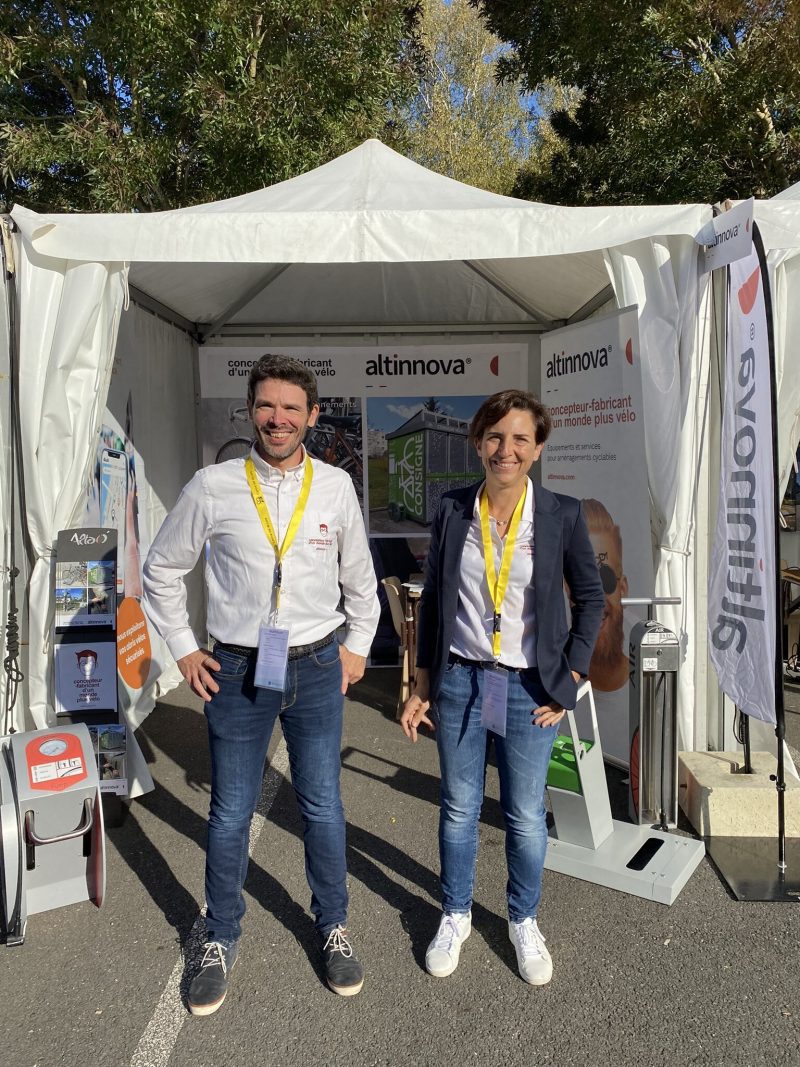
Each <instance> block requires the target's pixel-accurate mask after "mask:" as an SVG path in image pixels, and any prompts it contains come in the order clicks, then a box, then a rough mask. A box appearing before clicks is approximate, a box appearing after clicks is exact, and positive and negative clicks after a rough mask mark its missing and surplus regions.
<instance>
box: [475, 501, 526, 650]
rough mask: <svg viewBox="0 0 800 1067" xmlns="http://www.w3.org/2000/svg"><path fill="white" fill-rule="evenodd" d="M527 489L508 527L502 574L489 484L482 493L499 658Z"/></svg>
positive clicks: (495, 647)
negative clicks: (504, 609) (502, 610)
mask: <svg viewBox="0 0 800 1067" xmlns="http://www.w3.org/2000/svg"><path fill="white" fill-rule="evenodd" d="M526 492H527V486H526V487H525V489H524V490H523V492H522V494H521V496H520V498H519V500H518V501H517V506H516V507H515V508H514V514H513V515H512V516H511V525H510V526H509V527H508V533H507V534H506V537H505V541H504V542H503V554H502V556H501V557H500V574H499V575H498V574H497V571H496V570H495V566H494V546H493V544H492V533H491V530H490V528H489V495H488V493H487V492H486V486H485V485H484V487H483V492H482V493H481V534H482V535H483V561H484V564H485V565H486V583H487V585H488V586H489V596H490V597H491V598H492V605H493V606H494V620H493V624H492V655H493V656H494V658H495V659H499V658H500V608H501V607H502V606H503V600H504V599H505V595H506V589H507V587H508V576H509V574H510V573H511V557H512V556H513V555H514V546H515V544H516V543H517V531H518V530H519V524H520V519H521V518H522V509H523V508H524V506H525V493H526Z"/></svg>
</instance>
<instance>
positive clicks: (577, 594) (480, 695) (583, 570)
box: [400, 389, 604, 985]
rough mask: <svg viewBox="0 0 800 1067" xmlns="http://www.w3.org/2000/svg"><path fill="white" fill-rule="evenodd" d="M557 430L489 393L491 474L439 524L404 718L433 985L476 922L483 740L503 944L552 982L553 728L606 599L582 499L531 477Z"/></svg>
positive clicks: (486, 429) (481, 429)
mask: <svg viewBox="0 0 800 1067" xmlns="http://www.w3.org/2000/svg"><path fill="white" fill-rule="evenodd" d="M550 425H551V423H550V416H549V413H548V411H547V409H546V408H545V407H544V406H543V405H542V404H541V403H540V402H539V401H538V400H537V399H536V397H535V396H533V394H531V393H526V392H522V391H521V390H516V389H508V390H505V391H504V392H501V393H495V394H494V395H493V396H490V397H488V399H487V400H485V401H484V403H483V404H482V405H481V407H480V408H479V410H478V411H477V413H476V414H475V417H474V418H473V420H472V424H471V426H470V440H471V441H472V443H473V444H474V445H475V447H476V448H477V451H478V455H479V456H480V458H481V462H482V463H483V468H484V471H485V473H486V477H485V480H484V481H483V482H482V483H478V484H475V485H472V486H469V487H468V488H466V489H459V490H456V491H455V492H452V493H448V494H447V495H446V496H445V497H444V498H443V499H442V502H441V505H440V508H439V512H438V514H437V516H436V518H435V520H434V522H433V527H432V530H431V543H430V549H429V553H428V562H427V569H426V576H425V588H424V592H423V594H422V603H421V607H420V620H419V635H418V651H417V677H416V685H415V690H414V693H413V694H412V695H411V696H410V697H409V699H408V700H407V702H406V705H405V707H404V709H403V713H402V716H401V720H400V722H401V726H402V728H403V730H404V732H405V733H406V735H407V736H408V737H410V738H411V740H412V741H416V740H417V728H418V727H419V726H420V724H422V723H425V724H426V725H428V726H430V727H431V728H434V722H435V729H436V738H437V744H438V749H439V762H440V767H441V809H440V818H439V854H440V862H441V886H442V904H443V908H444V914H443V916H442V919H441V922H440V923H439V929H438V931H437V933H436V936H435V937H434V939H433V941H432V942H431V944H430V945H429V947H428V951H427V954H426V957H425V965H426V968H427V970H428V972H429V973H430V974H432V975H434V976H436V977H438V978H444V977H446V976H447V975H449V974H452V972H453V971H454V970H455V969H456V967H457V965H458V958H459V953H460V951H461V946H462V944H463V943H464V941H466V939H467V938H468V937H469V935H470V931H471V907H472V892H473V883H474V877H475V861H476V857H477V849H478V820H479V817H480V811H481V805H482V803H483V791H484V767H485V758H486V743H487V735H488V734H489V733H491V734H492V736H493V738H494V743H495V751H496V754H497V765H498V771H499V776H500V803H501V806H502V809H503V815H504V817H505V823H506V861H507V864H508V886H507V892H508V916H509V924H508V931H509V937H510V938H511V941H512V943H513V945H514V948H515V950H516V954H517V964H518V967H519V972H520V975H521V976H522V978H523V979H524V980H525V981H526V982H530V983H531V984H533V985H544V984H545V983H546V982H549V981H550V977H551V975H552V971H553V965H552V960H551V957H550V953H549V952H548V951H547V948H546V947H545V943H544V937H543V936H542V934H541V932H540V930H539V927H538V924H537V921H536V915H537V909H538V906H539V898H540V895H541V885H542V870H543V867H544V859H545V851H546V848H547V824H546V815H545V808H544V788H545V782H546V778H547V768H548V763H549V760H550V752H551V749H552V747H553V741H554V739H555V736H556V733H557V726H558V723H559V722H560V721H561V719H562V718H563V716H564V714H565V712H564V708H565V707H574V704H575V696H576V689H577V682H578V681H579V680H580V679H581V678H582V677H583V676H585V675H586V673H587V672H588V670H589V661H590V660H591V657H592V650H593V648H594V642H595V638H596V637H597V632H598V630H599V628H600V623H601V620H602V616H603V608H604V597H603V587H602V584H601V582H600V577H599V573H598V570H597V564H596V562H595V557H594V552H593V550H592V545H591V542H590V541H589V534H588V531H587V529H586V523H585V522H584V519H583V516H582V514H581V507H580V503H579V501H577V500H575V499H573V498H572V497H568V496H562V495H560V494H555V493H551V492H549V491H548V490H547V489H543V488H541V487H540V486H534V485H533V484H532V483H531V481H530V479H529V478H528V471H529V470H530V468H531V467H532V465H533V464H534V463H535V462H536V461H537V460H538V459H539V456H540V455H541V452H542V448H543V447H544V443H545V441H546V440H547V437H548V434H549V433H550ZM564 582H566V584H567V585H568V587H569V591H570V597H571V601H572V618H571V622H568V621H567V611H566V605H565V597H564V592H563V584H564ZM431 707H433V709H434V710H433V711H432V712H431V714H432V716H433V721H432V719H431V718H429V716H428V711H429V709H430V708H431Z"/></svg>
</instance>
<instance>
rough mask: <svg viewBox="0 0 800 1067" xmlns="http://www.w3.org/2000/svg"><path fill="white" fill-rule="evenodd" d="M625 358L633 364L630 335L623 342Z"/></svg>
mask: <svg viewBox="0 0 800 1067" xmlns="http://www.w3.org/2000/svg"><path fill="white" fill-rule="evenodd" d="M625 358H626V359H627V361H628V362H629V363H630V365H631V366H633V338H631V337H629V338H628V340H627V342H626V343H625Z"/></svg>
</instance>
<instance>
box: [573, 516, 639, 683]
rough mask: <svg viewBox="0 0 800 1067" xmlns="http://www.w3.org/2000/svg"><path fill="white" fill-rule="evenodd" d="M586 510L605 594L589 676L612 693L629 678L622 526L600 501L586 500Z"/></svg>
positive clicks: (626, 582)
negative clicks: (625, 629)
mask: <svg viewBox="0 0 800 1067" xmlns="http://www.w3.org/2000/svg"><path fill="white" fill-rule="evenodd" d="M583 508H584V516H585V517H586V522H587V525H588V527H589V538H590V540H591V542H592V548H593V549H594V554H595V559H596V561H597V567H598V570H599V571H600V579H601V581H602V583H603V593H604V594H605V610H604V612H603V623H602V625H601V627H600V633H599V634H598V637H597V644H596V645H595V648H594V654H593V656H592V663H591V667H590V670H589V677H590V678H591V680H592V685H593V686H594V688H595V689H598V690H600V692H610V691H612V690H614V689H619V688H620V686H622V685H624V684H625V682H626V680H627V676H628V656H627V654H626V650H625V634H624V630H623V613H622V603H621V601H622V598H623V597H625V596H627V595H628V579H627V577H626V576H625V574H624V573H623V569H622V538H621V537H620V533H619V527H618V526H617V525H616V524H615V523H614V520H613V519H612V518H611V516H610V515H609V514H608V512H607V511H606V509H605V508H604V507H603V505H602V504H601V503H600V502H599V501H598V500H593V499H589V500H584V501H583Z"/></svg>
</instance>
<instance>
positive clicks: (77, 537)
mask: <svg viewBox="0 0 800 1067" xmlns="http://www.w3.org/2000/svg"><path fill="white" fill-rule="evenodd" d="M107 540H108V534H100V535H99V536H98V537H92V536H91V534H85V533H84V534H79V533H74V534H73V535H72V537H70V541H71V542H72V543H73V545H104V544H105V543H106V541H107Z"/></svg>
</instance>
